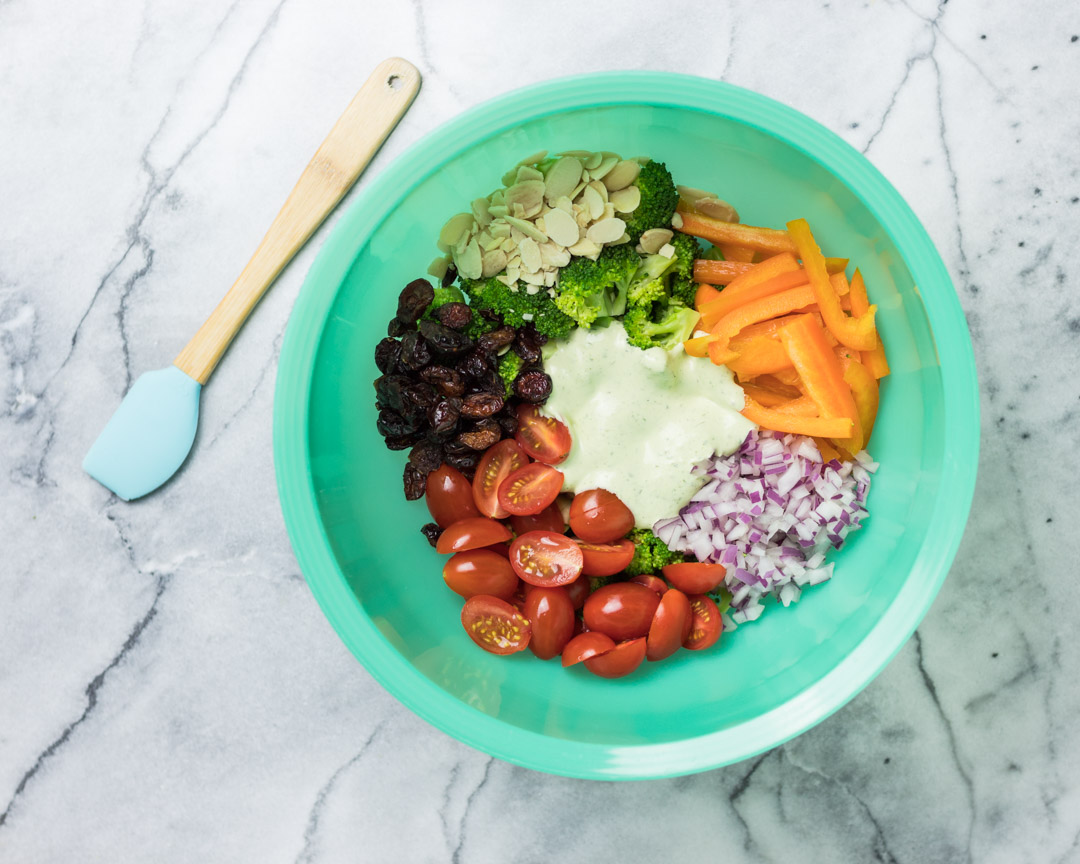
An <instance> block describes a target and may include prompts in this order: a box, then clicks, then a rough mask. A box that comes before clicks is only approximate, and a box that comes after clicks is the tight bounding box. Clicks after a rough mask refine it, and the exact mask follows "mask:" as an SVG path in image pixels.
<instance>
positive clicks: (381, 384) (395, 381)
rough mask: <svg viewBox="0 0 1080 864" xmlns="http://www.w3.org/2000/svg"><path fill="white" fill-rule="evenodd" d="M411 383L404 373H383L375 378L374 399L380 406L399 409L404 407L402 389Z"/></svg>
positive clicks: (394, 409)
mask: <svg viewBox="0 0 1080 864" xmlns="http://www.w3.org/2000/svg"><path fill="white" fill-rule="evenodd" d="M410 383H412V382H410V381H409V379H408V378H406V377H405V376H404V375H383V376H382V377H381V378H376V379H375V400H376V401H377V402H378V403H379V407H381V408H389V409H391V410H393V411H401V409H402V408H403V407H404V405H405V402H404V391H405V388H406V387H407V386H409V384H410Z"/></svg>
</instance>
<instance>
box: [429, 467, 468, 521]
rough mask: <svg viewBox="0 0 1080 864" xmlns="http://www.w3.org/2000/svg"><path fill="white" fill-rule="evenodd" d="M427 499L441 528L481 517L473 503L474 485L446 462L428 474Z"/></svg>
mask: <svg viewBox="0 0 1080 864" xmlns="http://www.w3.org/2000/svg"><path fill="white" fill-rule="evenodd" d="M425 498H426V500H427V508H428V512H430V513H431V518H432V519H434V520H435V523H436V524H437V525H438V526H439V527H440V528H447V527H449V526H450V525H453V524H454V523H455V522H458V521H460V520H461V519H471V518H472V517H474V516H479V515H480V511H479V510H477V509H476V502H475V501H473V490H472V484H471V483H470V482H469V481H468V479H466V477H465V475H464V474H462V473H461V472H460V471H458V470H457V468H452V467H450V466H449V465H447V464H446V463H445V462H444V463H443V464H442V465H440V466H439V467H438V468H436V469H435V470H434V471H432V472H431V473H430V474H428V478H427V493H426V495H425Z"/></svg>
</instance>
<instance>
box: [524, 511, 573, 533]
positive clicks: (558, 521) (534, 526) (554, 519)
mask: <svg viewBox="0 0 1080 864" xmlns="http://www.w3.org/2000/svg"><path fill="white" fill-rule="evenodd" d="M510 527H511V528H513V529H514V533H515V534H526V533H528V532H529V531H554V532H555V533H556V534H565V533H566V520H565V519H563V518H562V511H561V510H559V505H558V504H552V505H551V506H550V507H545V508H544V509H543V510H541V511H540V512H539V513H533V514H532V515H530V516H511V517H510Z"/></svg>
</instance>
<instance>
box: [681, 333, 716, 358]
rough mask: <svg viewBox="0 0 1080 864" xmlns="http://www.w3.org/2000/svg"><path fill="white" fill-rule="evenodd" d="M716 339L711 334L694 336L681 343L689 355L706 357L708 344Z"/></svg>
mask: <svg viewBox="0 0 1080 864" xmlns="http://www.w3.org/2000/svg"><path fill="white" fill-rule="evenodd" d="M715 341H716V337H715V336H713V335H712V334H710V335H708V336H695V337H693V338H692V339H687V340H686V341H685V342H683V343H682V347H683V351H685V352H686V353H687V354H689V355H690V356H691V357H708V356H709V345H710V344H712V343H713V342H715Z"/></svg>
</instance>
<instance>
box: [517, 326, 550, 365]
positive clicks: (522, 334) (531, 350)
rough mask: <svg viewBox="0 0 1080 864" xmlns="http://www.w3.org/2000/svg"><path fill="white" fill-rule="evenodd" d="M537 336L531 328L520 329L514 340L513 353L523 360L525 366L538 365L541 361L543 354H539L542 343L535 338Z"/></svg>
mask: <svg viewBox="0 0 1080 864" xmlns="http://www.w3.org/2000/svg"><path fill="white" fill-rule="evenodd" d="M539 335H540V334H539V333H537V332H536V331H535V330H533V329H531V328H530V329H525V328H522V329H521V330H519V331H518V334H517V337H516V338H515V339H514V353H515V354H517V355H518V357H520V358H521V359H522V360H524V361H525V365H527V366H536V365H539V363H540V361H541V360H542V359H543V354H542V353H541V352H540V349H541V347H543V343H542V342H540V341H539V339H538V338H537V337H538V336H539Z"/></svg>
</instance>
